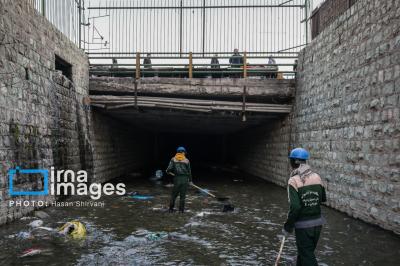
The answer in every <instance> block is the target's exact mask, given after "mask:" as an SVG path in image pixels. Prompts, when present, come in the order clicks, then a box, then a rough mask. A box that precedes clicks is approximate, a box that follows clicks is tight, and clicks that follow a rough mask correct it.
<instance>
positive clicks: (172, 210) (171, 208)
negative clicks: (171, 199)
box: [168, 204, 174, 213]
mask: <svg viewBox="0 0 400 266" xmlns="http://www.w3.org/2000/svg"><path fill="white" fill-rule="evenodd" d="M168 212H169V213H173V212H174V204H170V205H169V209H168Z"/></svg>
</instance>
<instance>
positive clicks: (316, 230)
mask: <svg viewBox="0 0 400 266" xmlns="http://www.w3.org/2000/svg"><path fill="white" fill-rule="evenodd" d="M321 228H322V226H315V227H310V228H304V229H296V230H295V233H296V245H297V264H296V265H297V266H318V262H317V259H316V258H315V254H314V251H315V248H316V247H317V243H318V239H319V235H320V233H321Z"/></svg>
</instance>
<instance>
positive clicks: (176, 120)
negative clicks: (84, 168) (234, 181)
mask: <svg viewBox="0 0 400 266" xmlns="http://www.w3.org/2000/svg"><path fill="white" fill-rule="evenodd" d="M95 112H101V113H102V114H104V115H106V116H109V117H110V119H112V120H114V121H116V124H117V125H118V127H122V128H126V129H127V130H131V131H136V132H141V133H142V134H144V135H145V136H146V138H143V140H142V144H143V145H144V146H145V147H147V148H146V149H147V152H148V153H150V154H149V156H148V157H147V158H148V160H150V162H148V164H147V169H145V170H146V171H145V172H146V175H150V174H152V173H153V172H154V171H155V170H157V169H161V170H165V169H166V167H167V165H168V162H169V160H170V159H171V158H172V157H173V156H174V155H175V152H176V148H177V147H178V146H184V147H185V148H186V149H187V152H188V154H187V157H188V158H189V159H190V161H191V163H192V170H193V172H194V174H196V173H198V172H204V171H207V169H215V168H218V169H221V168H225V169H226V168H236V169H237V158H238V157H240V154H238V153H240V152H241V151H240V147H241V145H243V144H244V145H246V143H247V142H248V140H249V139H247V138H248V134H251V133H249V132H252V131H258V130H259V129H260V128H264V127H266V126H268V125H270V124H275V123H276V121H280V120H282V119H284V118H285V117H286V114H262V115H260V114H248V115H247V118H246V121H243V120H242V116H241V115H240V114H234V113H230V114H228V113H219V114H213V115H210V114H208V115H205V114H197V113H191V112H188V111H171V110H163V111H160V110H136V109H116V110H112V109H111V110H103V109H100V110H95ZM260 137H261V136H260ZM112 138H117V139H118V138H119V136H118V135H115V136H112ZM144 142H145V143H144ZM135 148H136V147H132V149H135Z"/></svg>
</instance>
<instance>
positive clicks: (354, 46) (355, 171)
mask: <svg viewBox="0 0 400 266" xmlns="http://www.w3.org/2000/svg"><path fill="white" fill-rule="evenodd" d="M399 25H400V1H395V0H379V1H378V0H359V1H358V2H357V3H356V4H355V5H354V6H352V7H351V8H350V9H349V10H348V11H346V12H345V13H344V14H343V15H342V16H340V17H339V18H338V19H337V20H336V21H334V22H333V23H332V24H331V25H330V26H329V27H328V28H326V29H325V30H324V31H323V32H322V33H321V34H320V35H319V36H318V37H317V38H315V39H314V40H313V41H312V42H311V43H310V44H309V45H308V46H307V47H306V48H305V49H304V50H303V51H302V52H301V54H300V56H299V68H298V70H299V73H298V76H297V85H296V100H295V104H294V110H293V113H292V114H291V115H290V116H288V117H286V118H285V119H283V120H282V121H277V122H275V123H271V125H269V126H268V125H266V128H265V129H259V131H260V132H262V130H264V132H265V133H261V134H263V136H264V138H263V140H258V141H256V142H254V141H249V139H251V138H244V141H243V142H242V145H241V147H242V149H244V151H243V153H244V154H247V155H248V156H251V154H253V157H247V158H246V160H245V161H244V162H247V163H245V164H242V168H243V169H245V170H246V171H248V172H250V173H254V174H255V175H258V176H261V177H263V178H265V179H267V180H270V181H272V182H274V183H278V184H284V183H285V182H286V181H287V179H288V174H289V172H288V168H287V167H284V165H285V164H286V165H287V163H288V161H287V159H286V158H284V156H283V155H284V154H286V155H287V153H288V149H287V145H285V143H287V139H289V145H290V146H291V147H296V146H302V147H304V148H307V149H308V150H309V151H310V152H311V160H310V164H311V165H312V166H313V168H314V169H315V170H316V171H317V172H319V173H320V174H321V176H322V177H323V178H324V180H325V182H326V184H327V190H328V205H329V206H331V207H333V208H335V209H338V210H340V211H343V212H346V213H347V214H349V215H351V216H353V217H356V218H359V219H362V220H364V221H367V222H370V223H373V224H377V225H379V226H381V227H383V228H385V229H388V230H392V231H394V232H397V233H400V100H399V97H400V27H399ZM287 132H291V134H290V133H287ZM246 133H247V134H251V132H246ZM288 134H290V138H288ZM250 136H251V135H250ZM279 143H281V145H280V144H279ZM245 151H247V153H246V152H245ZM258 153H261V154H258ZM276 154H278V158H277V160H276V161H272V162H271V161H270V159H269V158H275V155H276ZM260 157H261V158H260ZM238 159H241V158H238ZM260 159H261V160H260ZM239 161H241V160H239ZM251 162H252V163H251ZM257 162H259V163H257Z"/></svg>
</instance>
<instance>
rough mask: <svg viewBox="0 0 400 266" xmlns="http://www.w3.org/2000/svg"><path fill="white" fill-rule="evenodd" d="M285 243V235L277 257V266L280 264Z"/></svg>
mask: <svg viewBox="0 0 400 266" xmlns="http://www.w3.org/2000/svg"><path fill="white" fill-rule="evenodd" d="M284 244H285V236H283V238H282V243H281V247H280V249H279V253H278V257H277V258H276V261H275V266H278V263H279V260H280V258H281V255H282V250H283V245H284Z"/></svg>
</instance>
